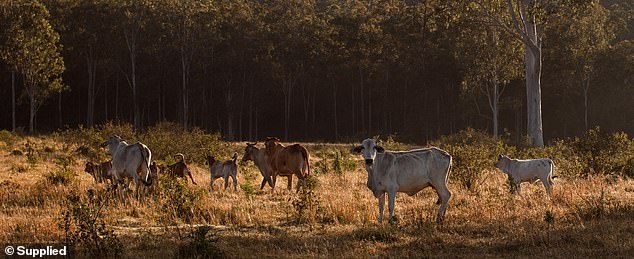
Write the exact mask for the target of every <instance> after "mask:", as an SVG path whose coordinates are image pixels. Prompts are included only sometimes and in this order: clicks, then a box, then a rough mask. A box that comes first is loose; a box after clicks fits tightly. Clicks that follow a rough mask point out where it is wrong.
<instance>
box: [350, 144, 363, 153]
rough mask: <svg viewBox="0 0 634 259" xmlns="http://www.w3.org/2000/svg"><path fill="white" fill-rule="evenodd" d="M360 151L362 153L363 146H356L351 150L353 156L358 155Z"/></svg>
mask: <svg viewBox="0 0 634 259" xmlns="http://www.w3.org/2000/svg"><path fill="white" fill-rule="evenodd" d="M361 151H363V146H356V147H354V148H353V149H352V153H353V154H359V153H361Z"/></svg>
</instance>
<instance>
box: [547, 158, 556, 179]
mask: <svg viewBox="0 0 634 259" xmlns="http://www.w3.org/2000/svg"><path fill="white" fill-rule="evenodd" d="M548 162H549V163H550V178H549V179H550V181H551V182H552V179H555V178H557V176H556V175H555V162H553V160H552V159H548Z"/></svg>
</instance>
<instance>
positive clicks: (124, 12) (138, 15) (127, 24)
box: [111, 0, 153, 130]
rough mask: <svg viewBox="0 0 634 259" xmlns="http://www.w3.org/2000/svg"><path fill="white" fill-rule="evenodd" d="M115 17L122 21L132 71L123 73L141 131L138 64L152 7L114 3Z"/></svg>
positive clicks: (127, 0) (130, 2)
mask: <svg viewBox="0 0 634 259" xmlns="http://www.w3.org/2000/svg"><path fill="white" fill-rule="evenodd" d="M111 4H112V7H113V8H114V17H115V18H116V20H118V21H120V24H118V26H117V27H118V28H119V29H120V31H121V33H122V34H123V41H124V43H125V49H126V50H127V53H128V59H129V64H130V66H129V67H130V69H129V71H127V72H123V74H124V76H125V79H126V81H127V82H128V86H129V87H130V90H131V91H132V112H133V116H134V117H133V122H134V129H135V130H139V129H140V128H141V126H142V123H141V120H142V118H141V112H140V110H139V106H140V97H139V94H140V86H139V84H138V82H137V81H138V78H137V62H138V55H139V51H140V42H141V40H142V39H141V32H142V31H143V29H144V28H145V27H146V26H147V23H148V19H147V18H148V17H149V11H150V7H153V6H152V5H149V4H148V2H147V1H144V0H141V1H137V0H124V1H112V3H111Z"/></svg>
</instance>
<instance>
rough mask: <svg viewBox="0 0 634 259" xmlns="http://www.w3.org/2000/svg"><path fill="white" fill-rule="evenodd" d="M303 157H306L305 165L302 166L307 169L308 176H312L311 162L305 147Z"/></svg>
mask: <svg viewBox="0 0 634 259" xmlns="http://www.w3.org/2000/svg"><path fill="white" fill-rule="evenodd" d="M301 150H302V157H304V166H303V167H302V171H303V170H304V169H306V176H307V177H308V176H310V164H309V163H308V150H306V148H305V147H302V148H301Z"/></svg>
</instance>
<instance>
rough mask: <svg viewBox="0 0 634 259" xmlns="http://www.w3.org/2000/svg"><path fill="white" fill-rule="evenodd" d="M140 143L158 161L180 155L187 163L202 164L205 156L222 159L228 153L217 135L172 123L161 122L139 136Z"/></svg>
mask: <svg viewBox="0 0 634 259" xmlns="http://www.w3.org/2000/svg"><path fill="white" fill-rule="evenodd" d="M141 141H142V142H143V143H144V144H145V145H147V146H148V147H149V148H150V150H152V156H153V157H155V158H156V159H158V160H163V159H170V158H168V157H171V156H173V155H174V154H176V153H182V154H184V155H185V156H186V159H187V160H188V161H190V162H191V161H195V162H196V163H200V164H202V163H204V162H205V159H206V156H207V155H210V154H211V155H214V156H216V157H223V156H228V155H229V153H230V151H229V150H228V149H227V148H226V144H225V143H223V142H222V140H221V138H220V135H219V134H208V133H206V132H204V131H203V130H201V129H199V128H194V129H192V130H191V131H187V130H185V129H184V128H183V127H181V126H180V125H179V124H176V123H173V122H161V123H158V124H156V125H155V126H152V127H150V128H149V129H148V130H147V132H146V133H145V134H143V135H142V136H141Z"/></svg>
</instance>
